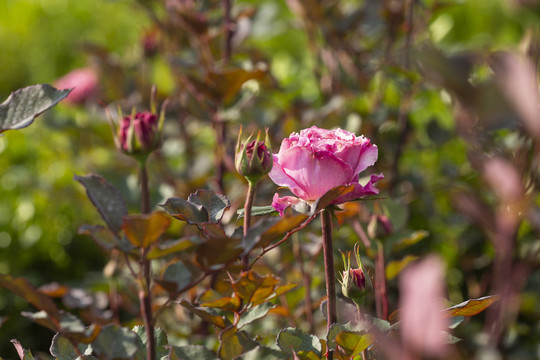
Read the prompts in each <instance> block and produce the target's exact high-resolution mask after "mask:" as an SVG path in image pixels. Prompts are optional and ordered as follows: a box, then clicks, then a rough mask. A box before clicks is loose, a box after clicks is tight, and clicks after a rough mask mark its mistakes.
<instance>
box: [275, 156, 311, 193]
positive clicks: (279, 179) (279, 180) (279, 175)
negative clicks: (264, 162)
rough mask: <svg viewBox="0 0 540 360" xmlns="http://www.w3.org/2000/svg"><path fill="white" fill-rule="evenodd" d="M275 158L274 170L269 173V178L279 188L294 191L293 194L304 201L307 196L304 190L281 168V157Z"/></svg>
mask: <svg viewBox="0 0 540 360" xmlns="http://www.w3.org/2000/svg"><path fill="white" fill-rule="evenodd" d="M273 158H274V166H272V170H270V173H268V176H269V177H270V179H272V181H273V182H274V183H276V184H277V185H279V186H286V187H288V188H289V189H290V190H291V191H292V193H293V194H295V195H296V196H298V197H300V198H302V199H303V198H305V197H306V196H307V195H306V193H305V192H304V190H302V189H301V188H300V186H298V184H297V183H296V181H294V179H293V178H291V177H290V176H288V175H287V174H286V173H285V172H284V171H283V168H282V167H281V164H280V163H279V155H276V154H274V155H273Z"/></svg>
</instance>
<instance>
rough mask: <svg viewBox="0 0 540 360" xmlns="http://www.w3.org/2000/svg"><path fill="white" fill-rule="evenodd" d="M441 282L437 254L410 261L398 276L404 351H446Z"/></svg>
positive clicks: (436, 354) (432, 353)
mask: <svg viewBox="0 0 540 360" xmlns="http://www.w3.org/2000/svg"><path fill="white" fill-rule="evenodd" d="M444 283H445V282H444V273H443V265H442V263H441V260H440V259H439V258H437V257H429V258H427V259H425V260H423V261H421V262H419V263H418V264H415V265H411V266H410V267H409V268H408V269H406V270H405V271H404V273H403V275H402V276H401V277H400V283H399V289H400V292H401V300H400V316H401V338H402V340H403V346H404V348H405V349H407V350H408V351H412V352H413V353H415V354H422V355H424V356H428V357H433V358H438V357H442V356H444V354H445V353H446V351H447V345H446V340H447V338H446V330H447V329H448V324H447V320H446V317H445V314H444V312H443V309H444V300H443V299H444Z"/></svg>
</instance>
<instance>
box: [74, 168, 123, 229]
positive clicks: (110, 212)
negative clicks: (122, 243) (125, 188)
mask: <svg viewBox="0 0 540 360" xmlns="http://www.w3.org/2000/svg"><path fill="white" fill-rule="evenodd" d="M74 179H75V180H77V181H78V182H80V183H81V184H82V185H83V186H84V187H85V189H86V194H87V195H88V198H89V199H90V201H92V204H94V206H95V207H96V209H97V211H98V212H99V215H101V218H102V219H103V221H105V223H106V224H107V226H108V227H109V229H111V230H112V231H113V232H114V233H118V232H119V231H120V230H122V221H123V218H124V216H125V215H127V213H128V211H127V207H126V203H125V201H124V198H123V196H122V194H121V193H120V191H118V189H117V188H116V187H115V186H114V185H112V184H111V183H109V182H108V181H107V180H105V179H104V178H103V177H101V176H99V175H95V174H92V175H88V176H78V175H75V177H74Z"/></svg>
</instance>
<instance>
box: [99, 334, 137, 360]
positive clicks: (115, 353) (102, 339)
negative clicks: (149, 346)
mask: <svg viewBox="0 0 540 360" xmlns="http://www.w3.org/2000/svg"><path fill="white" fill-rule="evenodd" d="M142 346H143V345H142V342H141V340H140V339H139V337H138V336H137V334H135V333H134V332H132V331H131V330H129V329H127V328H122V327H120V326H118V325H107V326H105V327H103V328H102V329H101V332H100V334H99V335H98V337H97V338H96V339H95V340H94V341H93V342H92V347H93V348H94V351H95V353H96V354H97V355H98V356H99V358H100V359H104V360H112V359H127V358H131V357H132V356H133V355H135V353H136V352H137V349H138V348H139V347H142Z"/></svg>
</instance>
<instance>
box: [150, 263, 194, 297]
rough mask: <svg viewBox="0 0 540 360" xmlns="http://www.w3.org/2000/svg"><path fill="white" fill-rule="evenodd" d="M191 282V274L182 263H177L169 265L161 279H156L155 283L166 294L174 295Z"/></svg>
mask: <svg viewBox="0 0 540 360" xmlns="http://www.w3.org/2000/svg"><path fill="white" fill-rule="evenodd" d="M192 280H193V273H192V272H191V271H190V270H189V269H188V268H187V267H186V266H185V265H184V263H183V262H181V261H178V262H175V263H172V264H171V265H169V266H168V267H167V269H165V272H164V273H163V277H162V278H161V279H159V280H158V279H156V282H157V283H158V284H159V285H161V286H162V287H163V288H165V289H166V290H167V291H168V292H170V293H172V294H176V293H177V292H178V291H180V290H181V289H183V288H184V287H186V286H187V285H189V284H190V283H191V281H192Z"/></svg>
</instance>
